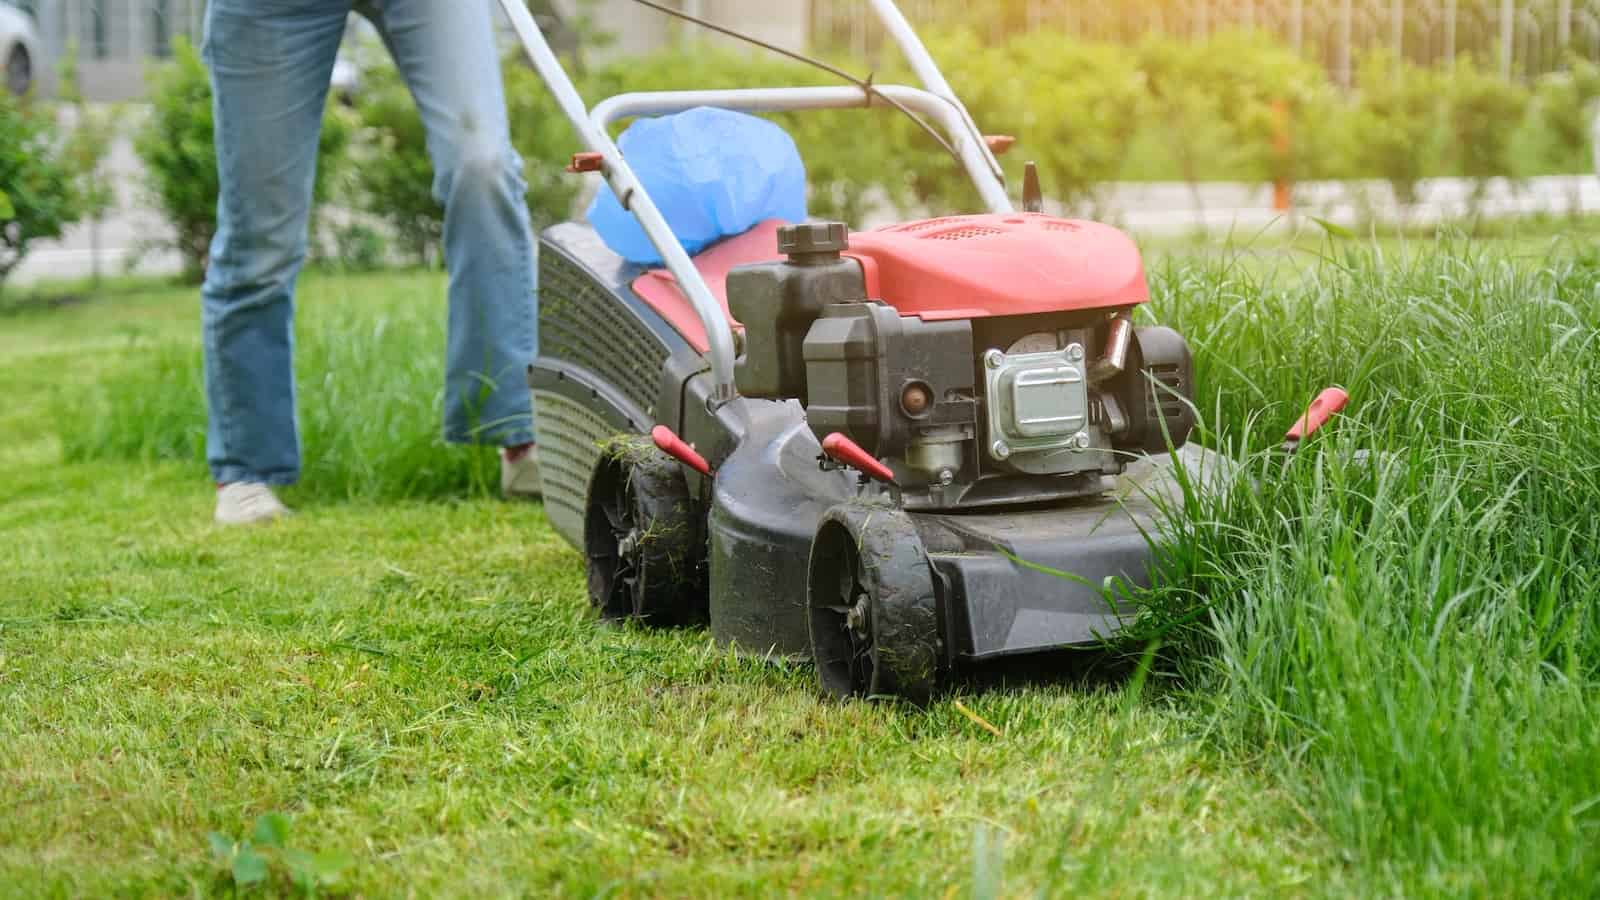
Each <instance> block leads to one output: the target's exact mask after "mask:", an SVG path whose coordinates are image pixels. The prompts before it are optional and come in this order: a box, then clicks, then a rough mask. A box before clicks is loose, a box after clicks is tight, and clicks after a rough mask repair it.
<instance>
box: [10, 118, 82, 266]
mask: <svg viewBox="0 0 1600 900" xmlns="http://www.w3.org/2000/svg"><path fill="white" fill-rule="evenodd" d="M74 174H75V173H74V168H73V165H72V160H71V159H70V158H69V157H68V156H67V154H66V148H65V147H64V143H63V141H62V138H61V136H60V134H59V133H58V131H57V128H56V125H55V122H54V120H53V119H52V118H51V117H50V113H49V110H47V109H45V108H43V107H37V106H33V105H31V104H29V103H28V102H26V101H24V100H20V99H17V98H15V97H13V96H12V95H11V94H10V93H8V92H6V91H0V288H3V287H4V285H5V281H6V278H7V277H8V276H10V275H11V273H12V272H14V271H15V270H16V268H17V266H19V265H21V264H22V260H23V259H24V258H25V257H26V256H27V255H28V250H29V248H30V246H31V245H32V244H33V243H34V242H35V241H41V240H49V239H52V238H58V237H60V236H61V235H62V233H63V232H64V231H65V230H66V229H67V227H68V226H70V225H72V224H73V223H75V222H77V221H78V220H79V218H80V217H81V216H82V195H81V192H80V191H79V188H78V185H77V184H76V183H75V179H74V177H73V176H74Z"/></svg>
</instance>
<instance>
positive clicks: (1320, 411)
mask: <svg viewBox="0 0 1600 900" xmlns="http://www.w3.org/2000/svg"><path fill="white" fill-rule="evenodd" d="M1349 402H1350V394H1349V393H1347V392H1346V391H1345V389H1344V388H1338V387H1330V388H1326V389H1324V390H1323V391H1322V393H1320V394H1318V395H1317V397H1316V399H1315V400H1312V401H1311V405H1310V406H1308V407H1306V413H1305V415H1303V416H1301V417H1300V421H1298V422H1296V423H1294V427H1293V428H1290V429H1289V433H1288V435H1287V436H1286V438H1287V439H1288V440H1291V441H1303V440H1305V439H1306V438H1308V437H1310V436H1311V435H1312V434H1313V433H1315V432H1316V430H1317V429H1318V428H1321V427H1322V426H1324V425H1326V424H1328V420H1329V419H1331V418H1333V417H1334V414H1336V413H1338V412H1339V411H1340V410H1342V409H1344V407H1345V404H1346V403H1349Z"/></svg>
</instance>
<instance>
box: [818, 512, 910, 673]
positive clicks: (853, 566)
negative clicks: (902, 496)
mask: <svg viewBox="0 0 1600 900" xmlns="http://www.w3.org/2000/svg"><path fill="white" fill-rule="evenodd" d="M806 606H807V616H808V620H809V626H810V632H811V653H812V659H813V660H814V661H815V663H816V667H817V677H818V679H819V681H820V682H821V685H822V689H823V690H824V691H825V692H827V693H829V694H832V695H834V696H835V697H839V698H841V699H842V698H849V697H871V696H894V697H900V698H902V699H905V700H909V701H911V702H912V703H915V704H918V705H923V704H926V703H927V702H928V701H929V700H930V699H932V696H933V692H934V689H935V687H936V685H937V682H938V673H939V659H940V648H939V634H940V632H939V613H938V602H937V600H936V599H935V596H934V587H933V569H932V566H931V564H930V563H929V561H928V554H927V552H926V551H925V550H924V549H923V546H922V540H921V539H920V538H919V537H918V536H917V532H916V528H915V527H914V526H913V525H912V523H911V519H910V517H908V516H907V515H906V514H905V513H904V512H901V511H900V510H897V509H888V508H885V507H879V506H869V505H865V504H854V503H846V504H841V505H839V506H835V507H834V508H833V509H830V510H829V511H828V512H827V513H826V514H824V515H823V517H822V521H821V523H820V524H819V525H818V527H817V533H816V537H815V538H813V540H812V542H811V559H810V565H809V570H808V574H807V579H806Z"/></svg>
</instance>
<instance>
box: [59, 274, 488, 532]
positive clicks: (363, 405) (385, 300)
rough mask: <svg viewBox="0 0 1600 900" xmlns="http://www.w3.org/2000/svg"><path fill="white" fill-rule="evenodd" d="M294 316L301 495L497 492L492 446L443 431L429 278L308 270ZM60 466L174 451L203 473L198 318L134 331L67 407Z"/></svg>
mask: <svg viewBox="0 0 1600 900" xmlns="http://www.w3.org/2000/svg"><path fill="white" fill-rule="evenodd" d="M298 306H299V309H298V311H297V313H296V317H297V324H296V330H295V341H296V347H295V359H296V363H295V368H296V379H297V384H296V387H297V391H296V394H297V396H296V402H297V407H298V411H299V421H300V440H301V452H302V459H303V467H304V469H303V474H302V478H301V482H300V485H299V486H298V490H299V492H300V496H302V497H320V498H324V499H356V498H360V499H369V500H370V499H421V498H440V497H453V496H463V495H483V494H485V493H486V492H488V491H490V490H491V489H494V488H497V487H498V483H497V481H496V480H495V479H497V478H498V477H499V476H498V470H497V469H496V468H495V466H496V465H497V463H496V460H495V457H494V454H493V451H492V450H488V449H486V448H478V447H461V446H455V445H450V444H446V443H445V442H444V439H443V419H442V415H443V412H442V410H443V405H442V404H443V394H444V352H445V337H444V322H445V301H444V287H443V282H442V280H441V279H440V278H439V276H437V275H436V274H432V273H405V274H398V275H384V276H374V277H361V278H354V277H352V278H335V279H330V278H326V277H317V276H311V277H308V278H307V279H306V280H305V283H304V284H303V286H302V289H301V296H300V298H299V302H298ZM63 412H64V415H63V420H62V422H61V425H60V428H59V431H60V436H61V444H62V450H63V454H64V456H65V458H66V460H67V461H69V462H71V461H77V460H86V459H104V458H121V459H132V460H143V461H154V460H180V461H189V462H194V463H196V464H197V472H198V474H200V476H201V477H204V470H203V468H202V466H203V463H204V460H205V429H206V415H205V394H204V379H203V375H202V372H201V350H200V344H199V325H198V321H196V322H195V323H194V324H193V326H192V327H191V328H189V329H187V330H186V331H184V332H182V333H176V332H168V333H165V334H162V335H161V336H159V337H153V338H145V339H143V343H142V346H141V347H136V348H135V349H134V350H133V351H132V352H130V353H128V354H126V355H125V361H124V363H123V364H121V365H118V366H115V367H113V369H112V370H111V371H110V372H108V373H107V375H106V376H105V377H104V378H102V379H101V380H100V381H99V383H98V384H96V385H95V387H94V389H93V390H90V391H87V392H83V393H81V394H79V395H78V396H76V397H75V398H74V399H73V401H72V402H69V403H68V404H67V409H65V410H64V411H63Z"/></svg>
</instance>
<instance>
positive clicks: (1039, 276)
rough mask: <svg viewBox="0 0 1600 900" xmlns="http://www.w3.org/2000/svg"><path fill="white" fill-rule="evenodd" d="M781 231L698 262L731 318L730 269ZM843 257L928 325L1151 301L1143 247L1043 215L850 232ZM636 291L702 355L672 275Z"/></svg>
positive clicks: (700, 335)
mask: <svg viewBox="0 0 1600 900" xmlns="http://www.w3.org/2000/svg"><path fill="white" fill-rule="evenodd" d="M778 225H779V223H778V222H775V221H769V222H763V223H761V224H760V225H757V226H756V227H755V228H752V229H750V230H749V231H747V232H745V233H744V234H741V235H737V236H735V237H731V238H728V239H727V240H725V241H721V242H718V243H717V244H715V245H713V246H712V247H709V248H707V249H706V250H705V251H703V252H702V253H701V254H700V255H699V256H697V257H695V259H694V264H695V268H696V269H698V270H699V271H700V274H701V276H702V277H704V278H705V280H706V283H707V285H708V286H709V287H710V288H711V292H712V294H713V295H714V296H715V297H716V298H717V299H718V300H719V301H720V302H721V303H722V308H723V310H724V311H726V310H727V308H728V301H727V278H728V272H729V270H730V269H732V268H733V267H735V266H740V265H745V264H748V263H755V262H767V261H770V260H775V259H780V258H782V257H781V255H780V254H779V253H778V248H777V238H776V233H777V228H778ZM845 255H846V256H848V257H851V258H853V259H855V260H856V261H858V262H860V263H861V269H862V272H863V274H864V275H865V278H866V285H867V296H868V297H870V298H873V299H878V300H882V301H884V302H885V303H888V304H889V305H890V306H893V307H894V308H895V309H897V310H899V311H900V312H901V313H902V314H903V315H908V316H919V317H921V318H923V319H930V320H931V319H978V318H984V317H986V316H1015V315H1023V314H1026V313H1041V312H1062V311H1071V310H1085V309H1103V308H1108V307H1117V306H1131V305H1133V304H1137V303H1143V302H1145V301H1147V300H1149V299H1150V292H1149V288H1148V286H1147V285H1146V283H1145V276H1144V263H1143V261H1142V259H1141V257H1140V255H1139V248H1138V247H1137V246H1135V245H1134V243H1133V241H1132V239H1130V238H1129V237H1128V236H1127V235H1125V234H1123V233H1122V232H1120V231H1118V230H1117V229H1115V228H1112V227H1111V226H1109V225H1102V224H1099V223H1097V222H1086V221H1081V220H1076V219H1058V218H1056V217H1054V216H1046V215H1041V214H1038V213H1016V214H1006V215H993V214H985V215H971V216H947V217H945V218H940V219H926V220H923V221H918V222H906V223H903V224H900V225H890V226H888V227H886V228H880V229H876V230H874V231H859V232H853V233H851V235H850V250H849V251H848V252H847V253H846V254H845ZM633 289H634V291H635V292H637V293H638V294H639V296H640V297H642V298H643V299H644V301H645V302H646V303H649V304H650V305H651V306H652V307H654V308H655V310H656V311H657V312H658V313H660V314H661V315H662V317H663V318H665V319H666V320H667V321H668V322H670V323H672V326H673V327H674V328H675V329H677V331H678V332H679V333H680V334H682V335H683V336H684V338H685V339H686V340H687V341H688V342H689V343H690V344H691V345H692V346H694V347H695V348H696V349H697V350H699V351H700V352H702V353H704V352H705V350H706V337H705V330H704V329H703V328H701V327H700V320H699V318H698V317H696V316H695V314H694V309H693V307H692V306H691V305H690V304H689V301H688V299H687V298H686V297H684V295H683V293H682V291H680V290H679V289H678V283H677V281H676V279H674V278H673V277H672V274H671V273H670V272H668V271H667V270H666V269H653V270H651V271H649V272H647V273H645V274H644V275H641V276H640V277H639V278H637V279H636V280H635V281H634V283H633ZM730 318H731V316H730ZM735 327H738V324H737V323H735Z"/></svg>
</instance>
